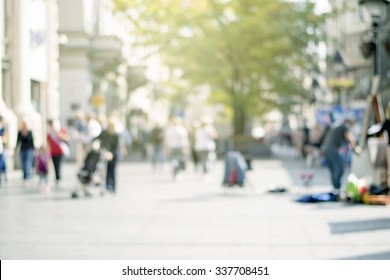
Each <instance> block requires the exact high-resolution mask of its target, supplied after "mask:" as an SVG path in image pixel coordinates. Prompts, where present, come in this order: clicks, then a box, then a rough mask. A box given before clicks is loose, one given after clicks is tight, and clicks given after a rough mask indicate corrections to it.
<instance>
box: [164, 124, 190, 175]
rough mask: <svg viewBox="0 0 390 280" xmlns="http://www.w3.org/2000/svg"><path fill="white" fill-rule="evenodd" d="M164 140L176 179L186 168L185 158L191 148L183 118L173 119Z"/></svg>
mask: <svg viewBox="0 0 390 280" xmlns="http://www.w3.org/2000/svg"><path fill="white" fill-rule="evenodd" d="M164 142H165V149H166V153H167V155H168V156H169V157H170V159H171V161H172V169H173V179H174V180H175V179H176V177H177V175H178V173H179V172H180V171H181V170H185V164H186V162H185V158H186V155H187V154H188V149H189V139H188V131H187V129H186V128H185V127H184V126H183V121H182V119H181V118H179V117H174V118H172V119H171V121H170V124H169V126H168V128H167V129H166V131H165V137H164Z"/></svg>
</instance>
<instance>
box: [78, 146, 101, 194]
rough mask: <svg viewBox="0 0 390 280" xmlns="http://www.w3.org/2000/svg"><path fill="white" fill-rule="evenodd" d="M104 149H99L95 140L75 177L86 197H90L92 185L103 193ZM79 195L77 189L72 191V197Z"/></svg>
mask: <svg viewBox="0 0 390 280" xmlns="http://www.w3.org/2000/svg"><path fill="white" fill-rule="evenodd" d="M104 153H105V150H104V149H100V142H99V141H97V140H95V141H94V142H93V143H92V145H91V148H90V150H89V151H88V153H87V155H86V157H85V160H84V163H83V166H82V167H81V169H80V170H79V172H78V173H77V178H78V180H79V182H80V184H81V191H82V192H83V193H84V195H85V196H86V197H91V196H92V194H91V188H90V187H92V186H93V187H94V188H95V189H96V190H97V191H100V195H101V196H103V195H104V189H105V188H104V182H105V180H104V178H105V166H106V164H105V156H104ZM78 197H79V189H78V188H77V189H76V190H74V191H73V192H72V198H78Z"/></svg>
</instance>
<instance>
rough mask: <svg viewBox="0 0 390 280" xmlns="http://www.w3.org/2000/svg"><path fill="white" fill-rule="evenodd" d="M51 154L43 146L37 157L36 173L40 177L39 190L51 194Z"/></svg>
mask: <svg viewBox="0 0 390 280" xmlns="http://www.w3.org/2000/svg"><path fill="white" fill-rule="evenodd" d="M49 159H50V153H49V151H48V149H47V148H46V147H45V146H41V147H40V148H39V151H38V155H37V157H36V161H35V163H36V172H37V174H38V175H39V184H38V188H39V190H40V191H43V192H50V187H49V185H48V180H47V175H48V173H49Z"/></svg>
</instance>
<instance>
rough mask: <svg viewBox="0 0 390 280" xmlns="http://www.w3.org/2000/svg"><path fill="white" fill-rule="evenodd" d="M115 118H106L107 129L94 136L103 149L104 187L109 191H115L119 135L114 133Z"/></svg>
mask: <svg viewBox="0 0 390 280" xmlns="http://www.w3.org/2000/svg"><path fill="white" fill-rule="evenodd" d="M116 125H117V123H116V118H110V119H109V120H108V124H107V129H105V130H103V131H102V133H101V134H100V135H99V136H98V137H97V138H96V139H97V140H100V145H101V147H103V149H105V151H106V152H105V159H106V160H107V169H106V188H107V191H109V192H111V193H115V192H116V165H117V160H118V148H119V135H118V133H116V131H115V128H116Z"/></svg>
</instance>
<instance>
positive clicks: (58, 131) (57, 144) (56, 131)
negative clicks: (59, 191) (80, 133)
mask: <svg viewBox="0 0 390 280" xmlns="http://www.w3.org/2000/svg"><path fill="white" fill-rule="evenodd" d="M47 126H48V127H47V143H48V145H49V148H50V154H51V159H52V162H53V166H54V173H55V186H56V187H59V184H60V181H61V164H62V161H63V158H64V156H65V155H66V154H67V151H66V149H68V148H67V144H66V142H67V141H68V140H69V135H68V132H67V131H66V130H65V129H64V128H63V127H61V124H60V121H59V120H49V121H48V122H47Z"/></svg>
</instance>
